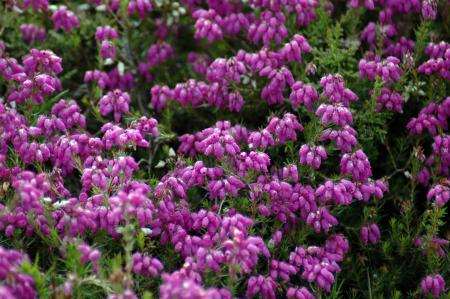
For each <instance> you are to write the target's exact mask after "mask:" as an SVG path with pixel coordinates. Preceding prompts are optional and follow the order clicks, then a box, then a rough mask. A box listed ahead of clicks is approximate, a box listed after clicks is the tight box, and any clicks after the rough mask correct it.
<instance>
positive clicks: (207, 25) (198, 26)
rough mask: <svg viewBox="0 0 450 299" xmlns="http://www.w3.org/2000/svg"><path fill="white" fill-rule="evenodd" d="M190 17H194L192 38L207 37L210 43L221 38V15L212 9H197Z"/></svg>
mask: <svg viewBox="0 0 450 299" xmlns="http://www.w3.org/2000/svg"><path fill="white" fill-rule="evenodd" d="M192 17H193V18H194V19H196V22H195V34H194V38H196V39H200V38H207V39H208V41H209V42H210V43H212V42H214V40H215V39H217V40H222V38H223V32H222V28H221V27H220V25H221V24H222V17H221V16H220V15H218V14H217V13H216V11H215V10H214V9H209V10H204V9H198V10H196V11H194V12H193V13H192Z"/></svg>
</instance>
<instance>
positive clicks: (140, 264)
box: [133, 252, 164, 277]
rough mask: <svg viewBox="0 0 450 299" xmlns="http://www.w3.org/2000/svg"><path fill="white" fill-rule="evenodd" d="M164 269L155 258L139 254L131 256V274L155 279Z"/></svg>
mask: <svg viewBox="0 0 450 299" xmlns="http://www.w3.org/2000/svg"><path fill="white" fill-rule="evenodd" d="M163 268H164V266H163V264H162V263H161V262H160V261H159V260H158V259H156V258H152V257H150V256H147V255H142V254H141V253H140V252H136V253H135V254H133V272H134V273H137V274H140V275H142V276H152V277H157V276H158V275H159V272H161V271H162V269H163Z"/></svg>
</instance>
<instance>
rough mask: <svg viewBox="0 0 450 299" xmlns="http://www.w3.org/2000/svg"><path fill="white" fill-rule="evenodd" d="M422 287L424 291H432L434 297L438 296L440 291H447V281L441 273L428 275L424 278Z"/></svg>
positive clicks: (421, 283)
mask: <svg viewBox="0 0 450 299" xmlns="http://www.w3.org/2000/svg"><path fill="white" fill-rule="evenodd" d="M420 287H421V288H422V291H423V292H424V293H431V294H432V295H433V297H434V298H438V297H439V294H440V293H443V292H445V281H444V278H442V276H441V275H440V274H434V275H428V276H426V277H425V278H424V279H422V281H421V282H420Z"/></svg>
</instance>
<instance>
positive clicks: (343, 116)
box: [316, 104, 353, 128]
mask: <svg viewBox="0 0 450 299" xmlns="http://www.w3.org/2000/svg"><path fill="white" fill-rule="evenodd" d="M316 115H317V116H320V117H322V125H327V124H328V123H329V122H330V121H331V122H333V123H334V124H336V125H338V126H340V127H341V128H344V127H345V126H347V125H351V124H352V123H353V117H352V114H351V112H350V110H349V109H348V108H346V107H344V106H342V105H327V104H321V105H320V106H319V108H317V111H316Z"/></svg>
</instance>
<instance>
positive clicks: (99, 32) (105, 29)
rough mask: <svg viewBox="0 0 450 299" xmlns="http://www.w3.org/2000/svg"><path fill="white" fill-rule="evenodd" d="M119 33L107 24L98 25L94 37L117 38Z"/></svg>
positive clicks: (99, 38) (99, 39) (97, 38)
mask: <svg viewBox="0 0 450 299" xmlns="http://www.w3.org/2000/svg"><path fill="white" fill-rule="evenodd" d="M118 38H119V33H118V32H117V31H116V29H114V28H113V27H111V26H109V25H107V26H99V27H97V29H96V31H95V39H96V40H98V41H101V40H105V39H118Z"/></svg>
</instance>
